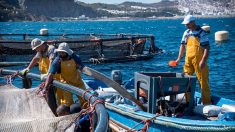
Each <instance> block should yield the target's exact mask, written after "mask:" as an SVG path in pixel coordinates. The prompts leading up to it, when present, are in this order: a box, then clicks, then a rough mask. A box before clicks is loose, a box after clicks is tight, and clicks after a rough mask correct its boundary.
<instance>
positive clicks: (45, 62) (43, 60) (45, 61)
mask: <svg viewBox="0 0 235 132" xmlns="http://www.w3.org/2000/svg"><path fill="white" fill-rule="evenodd" d="M49 64H50V61H49V58H48V57H40V60H39V71H40V73H41V74H47V72H48V69H49Z"/></svg>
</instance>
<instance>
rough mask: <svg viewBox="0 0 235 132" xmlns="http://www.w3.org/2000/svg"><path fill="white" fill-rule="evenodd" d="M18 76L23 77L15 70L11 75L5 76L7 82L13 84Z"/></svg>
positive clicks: (0, 71)
mask: <svg viewBox="0 0 235 132" xmlns="http://www.w3.org/2000/svg"><path fill="white" fill-rule="evenodd" d="M0 73H2V69H0ZM16 77H19V78H21V79H22V77H21V76H19V72H15V73H13V74H11V75H7V76H4V78H5V80H6V84H10V85H12V82H13V81H14V80H15V78H16Z"/></svg>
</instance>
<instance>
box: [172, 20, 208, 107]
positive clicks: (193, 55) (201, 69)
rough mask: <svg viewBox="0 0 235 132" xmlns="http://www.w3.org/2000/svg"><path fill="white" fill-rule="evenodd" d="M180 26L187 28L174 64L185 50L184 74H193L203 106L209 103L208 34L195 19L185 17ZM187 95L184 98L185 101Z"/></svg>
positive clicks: (187, 97)
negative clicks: (198, 84) (195, 77)
mask: <svg viewBox="0 0 235 132" xmlns="http://www.w3.org/2000/svg"><path fill="white" fill-rule="evenodd" d="M182 24H185V26H186V27H187V28H188V29H187V30H186V31H185V32H184V34H183V37H182V40H181V45H180V49H179V55H178V58H177V59H176V60H175V61H176V64H178V63H179V62H180V59H181V57H182V56H183V53H184V50H186V56H185V64H184V72H185V73H186V74H188V75H192V74H193V73H194V72H195V73H196V76H197V78H198V80H199V83H200V88H201V93H202V102H203V104H204V105H206V104H210V103H211V97H210V88H209V79H208V74H209V73H208V72H209V71H208V66H207V59H208V55H209V49H210V45H209V39H208V34H207V33H206V32H205V31H204V30H203V29H202V28H201V27H200V26H198V25H196V23H195V17H194V16H192V15H187V16H186V17H185V18H184V21H183V22H182ZM188 99H189V95H187V96H186V100H188Z"/></svg>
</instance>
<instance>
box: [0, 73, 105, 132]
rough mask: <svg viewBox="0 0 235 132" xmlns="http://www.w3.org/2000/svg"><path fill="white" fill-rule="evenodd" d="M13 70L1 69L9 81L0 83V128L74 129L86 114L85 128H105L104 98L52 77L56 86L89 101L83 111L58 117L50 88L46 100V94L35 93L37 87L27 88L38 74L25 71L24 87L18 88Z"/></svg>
mask: <svg viewBox="0 0 235 132" xmlns="http://www.w3.org/2000/svg"><path fill="white" fill-rule="evenodd" d="M16 73H17V72H16V71H13V70H6V69H0V75H4V76H5V77H6V78H7V83H8V84H0V91H1V92H0V104H1V108H0V117H1V118H0V131H1V132H16V131H17V132H46V131H48V132H49V131H53V132H55V131H58V132H61V131H64V132H65V131H66V132H68V131H69V132H70V131H75V130H77V129H76V128H77V127H75V126H76V125H77V126H78V125H81V124H82V123H84V121H85V120H87V118H88V121H89V120H90V121H89V122H91V123H89V124H90V126H88V127H87V129H88V130H87V131H94V132H105V131H107V130H108V113H107V111H106V110H105V107H104V105H103V102H102V101H101V100H100V99H99V98H97V97H95V96H93V95H92V94H91V93H89V92H88V91H84V90H82V89H79V88H77V87H74V86H71V85H68V84H64V83H60V82H58V81H53V86H56V88H61V89H64V90H66V91H69V92H71V93H73V94H76V95H78V96H81V97H83V98H84V99H85V100H86V101H87V102H88V107H87V108H86V109H84V111H83V110H81V111H80V112H79V113H75V114H69V115H65V116H58V117H57V116H56V114H55V113H56V112H55V109H56V107H55V104H53V103H52V102H53V101H55V100H53V97H52V95H53V94H52V93H53V92H51V93H48V94H47V96H46V98H49V99H48V100H47V101H46V99H45V98H43V97H39V96H38V94H37V90H38V89H35V88H33V89H29V88H31V84H32V82H31V81H30V80H40V75H37V74H33V73H29V74H27V76H26V77H24V78H22V81H23V85H24V86H23V88H25V89H19V88H16V87H15V86H14V85H12V81H13V78H14V77H16V75H17V74H16ZM6 75H7V76H6ZM51 90H52V91H53V89H51ZM49 92H50V90H49ZM82 111H83V112H82ZM81 115H83V116H81ZM85 117H86V118H85Z"/></svg>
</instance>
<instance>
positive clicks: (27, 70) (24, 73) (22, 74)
mask: <svg viewBox="0 0 235 132" xmlns="http://www.w3.org/2000/svg"><path fill="white" fill-rule="evenodd" d="M28 72H29V68H25V69H24V70H21V71H20V72H19V74H20V75H21V76H25V75H26V74H27V73H28Z"/></svg>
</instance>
